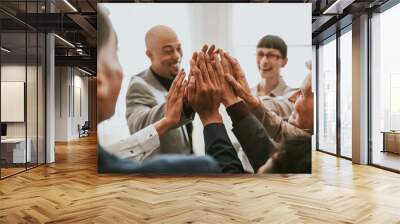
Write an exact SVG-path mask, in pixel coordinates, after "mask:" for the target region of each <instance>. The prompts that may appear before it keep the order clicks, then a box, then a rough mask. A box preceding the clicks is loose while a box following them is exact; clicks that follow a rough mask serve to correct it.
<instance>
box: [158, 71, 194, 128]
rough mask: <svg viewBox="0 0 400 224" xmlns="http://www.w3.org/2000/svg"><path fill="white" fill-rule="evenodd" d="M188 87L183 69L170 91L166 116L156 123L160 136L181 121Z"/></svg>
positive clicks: (166, 104)
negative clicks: (185, 91) (185, 92)
mask: <svg viewBox="0 0 400 224" xmlns="http://www.w3.org/2000/svg"><path fill="white" fill-rule="evenodd" d="M186 85H187V82H186V80H185V71H184V70H183V69H181V70H180V71H179V73H178V75H177V76H176V77H175V80H174V82H173V83H172V86H171V88H170V89H169V92H168V96H167V102H166V103H165V116H164V118H163V119H161V120H160V121H158V122H157V123H155V128H156V130H157V132H158V134H159V135H162V134H164V133H165V132H166V131H168V130H169V129H171V128H172V127H173V126H175V125H176V124H178V122H179V121H180V119H181V114H182V108H183V99H184V90H185V87H186Z"/></svg>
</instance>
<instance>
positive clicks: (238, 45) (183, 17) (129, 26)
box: [98, 3, 311, 154]
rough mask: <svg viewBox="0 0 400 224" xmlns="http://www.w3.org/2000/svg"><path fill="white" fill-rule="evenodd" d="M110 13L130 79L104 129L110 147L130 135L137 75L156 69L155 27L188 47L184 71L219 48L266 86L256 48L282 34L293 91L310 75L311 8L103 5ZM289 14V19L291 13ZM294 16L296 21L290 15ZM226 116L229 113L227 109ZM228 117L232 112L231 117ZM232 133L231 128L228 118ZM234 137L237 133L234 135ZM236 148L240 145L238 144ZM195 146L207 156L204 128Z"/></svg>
mask: <svg viewBox="0 0 400 224" xmlns="http://www.w3.org/2000/svg"><path fill="white" fill-rule="evenodd" d="M102 5H103V6H105V8H106V9H108V11H109V13H110V19H111V22H112V23H113V26H114V27H115V30H116V32H117V35H118V41H119V51H118V55H119V59H120V62H121V65H122V68H123V70H124V79H123V82H122V86H121V92H120V96H119V98H118V101H117V105H116V110H115V115H114V116H113V117H112V118H111V119H109V120H108V121H105V122H103V123H102V124H100V125H99V127H98V129H99V133H101V135H99V136H100V139H99V142H100V143H103V144H104V145H106V144H107V143H110V142H114V141H116V140H119V139H122V138H125V137H127V136H128V135H129V131H128V127H127V124H126V119H125V110H126V108H125V107H126V104H125V96H126V92H127V88H128V85H129V81H130V79H131V77H132V75H134V74H137V73H139V72H141V71H143V70H145V69H147V68H148V67H149V66H150V60H149V59H148V58H147V56H146V55H145V51H146V49H145V42H144V36H145V34H146V32H147V31H148V30H149V29H150V28H151V27H152V26H154V25H167V26H169V27H171V28H172V29H174V30H175V32H176V33H177V35H178V37H179V40H180V42H181V44H182V50H183V58H182V64H181V66H182V67H183V68H185V70H186V71H189V69H188V62H189V61H188V60H189V59H190V57H191V55H192V53H193V51H195V50H199V49H200V48H201V46H202V45H203V44H205V43H207V44H211V43H212V44H216V45H217V46H218V47H221V48H223V49H224V50H226V51H228V52H231V54H232V55H233V56H235V57H237V58H238V60H239V61H240V63H241V65H242V67H243V69H244V70H245V71H246V73H247V74H248V80H249V84H250V85H255V84H256V83H257V82H259V81H260V76H259V74H258V71H257V65H256V58H255V57H256V56H255V52H256V44H257V42H258V40H259V39H260V38H261V37H262V36H264V35H267V34H273V35H279V36H281V37H282V38H283V39H284V40H285V41H286V42H287V44H288V57H289V62H288V65H287V66H286V68H285V69H284V70H282V73H283V74H285V76H284V79H285V80H287V82H288V84H289V85H291V86H292V87H297V86H299V85H300V84H301V81H302V80H303V79H304V77H305V76H306V74H307V70H306V67H305V66H304V62H305V61H307V60H310V59H311V4H259V3H257V4H212V3H210V4H192V3H190V4H189V3H179V4H178V3H174V4H152V3H145V4H139V3H135V4H129V3H126V4H121V3H118V4H115V3H114V4H113V3H103V4H102ZM288 12H289V14H288ZM287 15H290V16H287ZM221 112H224V113H225V109H222V110H221ZM225 114H226V113H225ZM224 123H225V124H226V126H227V129H230V127H231V123H230V119H229V118H228V117H225V118H224ZM229 136H230V137H231V138H234V136H233V134H232V133H230V135H229ZM233 142H234V143H235V140H233ZM193 146H194V150H195V152H196V153H197V154H203V153H204V141H203V135H202V125H201V122H199V120H198V118H197V119H195V122H194V130H193Z"/></svg>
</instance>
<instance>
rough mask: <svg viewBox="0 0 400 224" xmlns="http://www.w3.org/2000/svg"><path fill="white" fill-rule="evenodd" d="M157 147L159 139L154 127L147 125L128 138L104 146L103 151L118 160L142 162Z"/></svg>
mask: <svg viewBox="0 0 400 224" xmlns="http://www.w3.org/2000/svg"><path fill="white" fill-rule="evenodd" d="M158 147H160V138H159V136H158V133H157V130H156V129H155V127H154V125H149V126H147V127H145V128H144V129H142V130H140V131H138V132H135V133H134V134H133V135H131V136H129V137H128V138H125V139H122V140H120V141H118V142H116V143H112V144H110V145H107V146H105V147H104V149H105V150H106V151H107V152H109V153H111V154H113V155H115V156H116V157H118V158H120V159H132V160H135V161H137V162H143V160H144V159H146V158H147V157H148V156H149V155H150V154H151V153H152V152H153V151H154V150H156V149H157V148H158Z"/></svg>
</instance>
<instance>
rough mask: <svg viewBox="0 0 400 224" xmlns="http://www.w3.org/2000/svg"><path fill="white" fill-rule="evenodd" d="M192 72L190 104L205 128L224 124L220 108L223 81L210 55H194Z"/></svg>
mask: <svg viewBox="0 0 400 224" xmlns="http://www.w3.org/2000/svg"><path fill="white" fill-rule="evenodd" d="M194 59H196V60H194ZM190 70H191V71H190V74H191V75H190V79H189V84H188V87H187V99H188V102H189V104H190V105H191V106H192V108H193V109H194V110H195V111H196V112H197V113H198V114H199V117H200V120H201V121H202V123H203V125H204V126H206V125H208V124H211V123H220V122H222V118H221V116H220V114H219V112H218V108H219V105H220V103H221V100H222V97H221V93H222V89H221V88H220V87H221V82H222V81H223V79H222V77H221V76H218V74H217V72H216V71H215V69H214V67H213V65H212V63H211V59H210V55H209V54H205V53H204V52H203V51H201V52H199V53H194V55H193V57H192V60H191V61H190Z"/></svg>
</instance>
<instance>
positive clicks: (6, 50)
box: [1, 47, 11, 53]
mask: <svg viewBox="0 0 400 224" xmlns="http://www.w3.org/2000/svg"><path fill="white" fill-rule="evenodd" d="M1 50H2V51H4V52H6V53H10V52H11V50H9V49H7V48H5V47H1Z"/></svg>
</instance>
